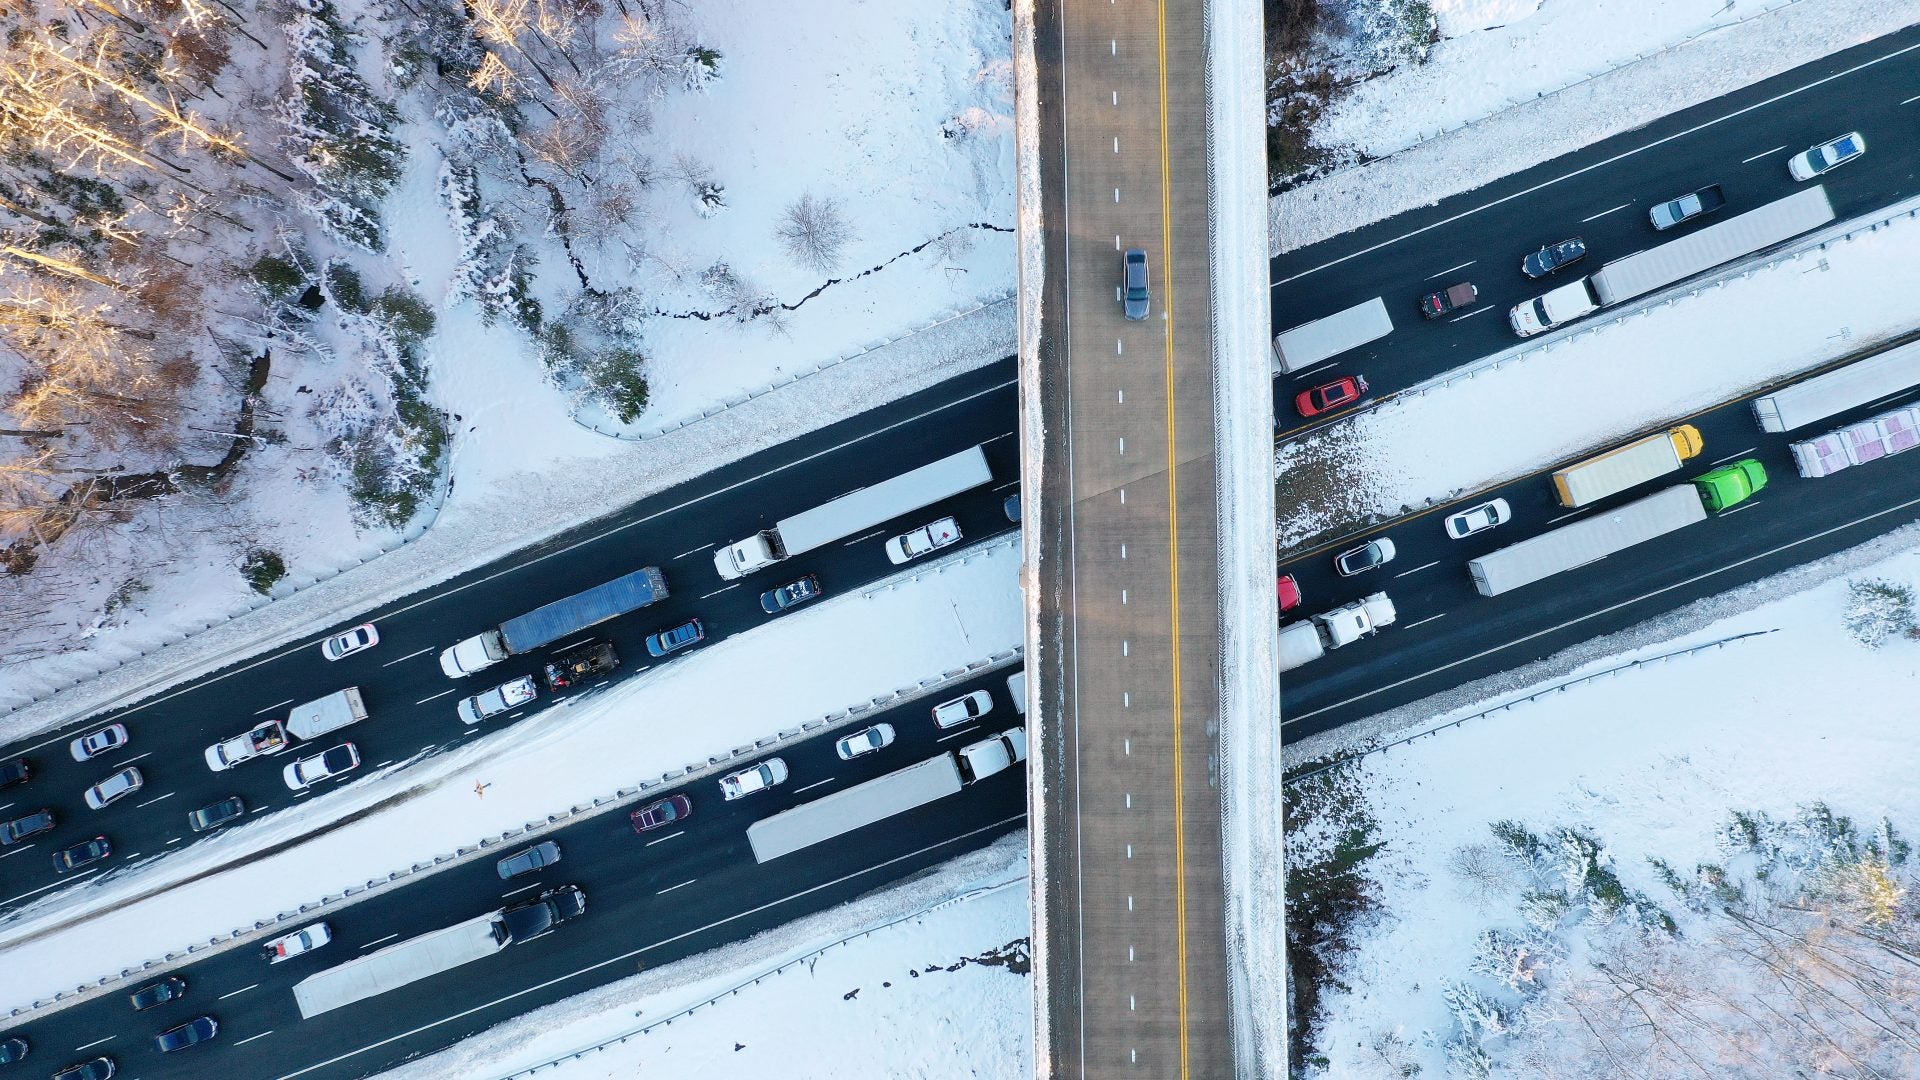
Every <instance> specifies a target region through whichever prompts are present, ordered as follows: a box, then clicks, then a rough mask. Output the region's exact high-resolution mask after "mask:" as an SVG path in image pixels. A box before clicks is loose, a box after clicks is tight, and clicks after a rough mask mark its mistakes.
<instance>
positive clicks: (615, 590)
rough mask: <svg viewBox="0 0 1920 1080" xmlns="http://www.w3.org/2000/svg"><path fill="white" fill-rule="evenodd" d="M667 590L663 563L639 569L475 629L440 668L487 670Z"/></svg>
mask: <svg viewBox="0 0 1920 1080" xmlns="http://www.w3.org/2000/svg"><path fill="white" fill-rule="evenodd" d="M666 595H667V579H666V578H664V577H662V576H661V575H660V568H659V567H656V566H648V567H645V568H643V569H639V570H635V571H634V572H633V573H631V574H627V575H624V576H622V577H617V578H614V579H613V580H612V581H609V582H607V583H606V584H604V585H596V586H594V587H593V588H591V589H588V590H586V591H585V592H579V593H575V594H573V595H572V596H569V597H567V598H566V599H564V600H555V601H554V602H553V603H551V604H547V605H545V606H543V607H537V608H535V609H533V610H532V611H529V612H527V613H526V614H525V615H522V616H520V617H519V618H516V619H508V620H507V621H506V622H503V623H501V624H500V626H499V628H498V629H494V630H488V631H487V632H486V633H483V634H475V635H474V636H473V637H470V638H468V639H466V640H465V641H462V642H460V643H459V644H458V645H455V646H454V647H452V648H450V649H448V650H446V651H445V652H442V653H441V654H440V670H441V671H444V672H446V674H447V678H449V679H458V678H460V677H461V676H464V675H471V674H473V673H474V672H476V671H484V670H485V669H487V668H490V667H492V666H493V665H495V664H497V663H499V662H500V661H502V660H505V659H506V658H507V657H509V656H519V655H520V654H522V653H527V652H532V651H533V650H535V649H538V648H540V647H542V646H545V645H551V644H553V643H554V642H556V641H559V640H560V639H561V638H563V637H566V636H567V635H568V634H572V633H576V632H578V631H581V630H585V629H586V628H587V627H589V626H593V625H595V624H597V623H603V622H606V621H607V620H608V619H611V618H614V617H615V616H618V615H625V614H626V613H627V612H629V611H638V610H639V609H641V608H643V607H646V606H647V605H648V604H651V603H653V602H654V601H656V600H660V599H663V598H664V597H665V596H666Z"/></svg>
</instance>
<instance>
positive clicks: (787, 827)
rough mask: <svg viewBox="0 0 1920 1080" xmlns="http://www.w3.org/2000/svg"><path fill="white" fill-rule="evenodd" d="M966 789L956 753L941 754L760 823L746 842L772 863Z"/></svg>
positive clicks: (760, 857) (749, 829)
mask: <svg viewBox="0 0 1920 1080" xmlns="http://www.w3.org/2000/svg"><path fill="white" fill-rule="evenodd" d="M962 786H964V785H963V783H962V781H961V778H960V766H959V763H957V762H956V761H954V759H953V754H952V753H945V754H941V755H940V756H939V757H931V758H928V759H927V760H925V761H922V762H920V763H919V764H917V765H909V766H907V767H906V768H904V769H901V770H899V771H897V772H890V773H888V774H886V775H885V776H880V777H875V778H874V779H872V780H868V781H867V782H865V783H862V784H855V785H854V786H852V787H850V788H847V789H845V790H843V791H836V792H834V793H833V794H831V795H826V796H823V797H821V798H818V799H815V800H813V801H812V802H809V803H801V804H800V805H799V806H796V807H794V808H792V809H791V810H782V811H781V812H779V813H777V814H775V815H773V816H772V817H765V818H761V819H760V820H759V821H756V822H754V823H753V824H751V825H749V826H747V843H748V844H749V845H750V846H751V847H752V848H753V857H754V859H755V860H756V861H759V862H763V863H764V862H771V861H772V860H774V859H777V858H779V857H780V856H782V855H791V854H792V853H794V852H796V851H799V850H801V849H802V848H808V847H812V846H813V845H815V844H818V843H821V842H823V841H826V840H831V839H833V838H834V837H836V836H840V835H842V834H844V833H849V832H852V831H853V830H855V829H859V828H864V827H865V826H868V825H872V824H875V823H876V822H880V821H885V820H886V819H887V818H890V817H893V816H894V815H896V814H904V813H906V812H907V811H909V810H912V809H913V808H914V807H917V806H925V805H926V804H928V803H930V802H933V801H934V800H936V799H943V798H945V797H947V796H948V795H952V794H955V793H957V792H958V791H959V790H960V789H961V787H962Z"/></svg>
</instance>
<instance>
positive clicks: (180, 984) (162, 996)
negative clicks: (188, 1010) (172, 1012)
mask: <svg viewBox="0 0 1920 1080" xmlns="http://www.w3.org/2000/svg"><path fill="white" fill-rule="evenodd" d="M186 996H187V980H185V979H183V978H181V977H180V976H178V975H169V976H167V977H166V978H164V979H161V980H160V981H159V982H157V983H149V984H147V985H146V986H143V987H141V988H140V989H138V990H135V991H134V992H133V993H131V994H128V995H127V1002H128V1003H129V1004H131V1005H132V1006H133V1011H134V1012H146V1011H147V1010H148V1009H151V1008H154V1007H156V1006H159V1005H165V1004H166V1003H167V1002H169V1001H178V1000H179V999H181V998H183V997H186Z"/></svg>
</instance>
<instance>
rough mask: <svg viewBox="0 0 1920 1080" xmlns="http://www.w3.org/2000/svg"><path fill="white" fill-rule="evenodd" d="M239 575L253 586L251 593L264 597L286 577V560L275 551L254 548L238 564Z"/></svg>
mask: <svg viewBox="0 0 1920 1080" xmlns="http://www.w3.org/2000/svg"><path fill="white" fill-rule="evenodd" d="M240 573H241V575H242V576H244V577H245V578H246V579H247V584H249V585H251V586H253V591H254V592H257V593H259V594H260V595H261V596H266V595H267V594H268V593H270V592H272V591H273V587H274V586H275V585H277V584H279V582H280V580H281V579H282V578H284V577H286V576H287V563H286V560H284V559H282V558H281V557H280V553H279V552H277V551H268V550H267V549H266V548H254V549H253V550H252V551H249V552H247V557H246V559H245V560H244V561H242V562H241V564H240Z"/></svg>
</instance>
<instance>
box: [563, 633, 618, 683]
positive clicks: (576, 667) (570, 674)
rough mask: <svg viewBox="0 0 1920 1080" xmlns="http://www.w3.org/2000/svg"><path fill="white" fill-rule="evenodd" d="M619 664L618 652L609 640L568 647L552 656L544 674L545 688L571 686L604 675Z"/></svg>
mask: <svg viewBox="0 0 1920 1080" xmlns="http://www.w3.org/2000/svg"><path fill="white" fill-rule="evenodd" d="M619 666H620V654H619V653H616V652H614V651H613V643H612V642H610V641H589V642H587V643H586V644H585V645H581V646H580V647H578V648H574V649H568V650H567V651H566V652H563V653H561V654H560V655H559V656H556V657H554V659H553V663H551V664H548V665H547V668H546V671H545V672H544V674H545V675H546V679H547V689H549V690H559V689H561V688H563V687H568V686H573V685H575V684H577V683H579V682H581V681H583V680H585V679H591V678H593V677H594V676H595V675H605V674H606V673H607V672H609V671H612V670H613V669H614V668H617V667H619Z"/></svg>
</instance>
